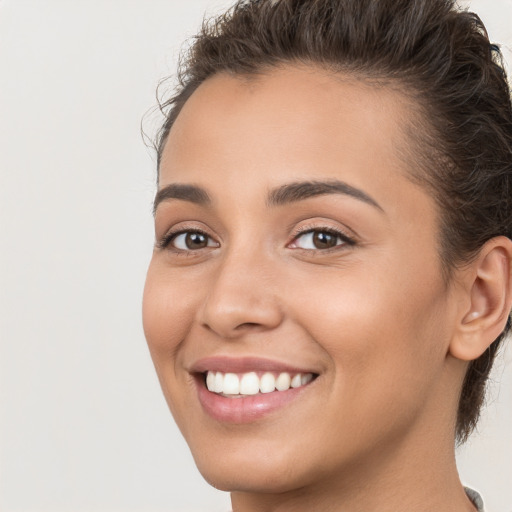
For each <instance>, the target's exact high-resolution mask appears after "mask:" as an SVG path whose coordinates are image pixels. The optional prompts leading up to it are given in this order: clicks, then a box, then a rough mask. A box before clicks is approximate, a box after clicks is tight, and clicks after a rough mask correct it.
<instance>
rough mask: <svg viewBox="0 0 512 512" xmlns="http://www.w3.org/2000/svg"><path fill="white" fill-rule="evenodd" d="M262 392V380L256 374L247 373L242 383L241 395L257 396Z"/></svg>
mask: <svg viewBox="0 0 512 512" xmlns="http://www.w3.org/2000/svg"><path fill="white" fill-rule="evenodd" d="M259 391H260V379H258V375H257V374H256V373H255V372H251V373H245V374H244V375H243V377H242V380H241V381H240V394H241V395H257V394H258V393H259Z"/></svg>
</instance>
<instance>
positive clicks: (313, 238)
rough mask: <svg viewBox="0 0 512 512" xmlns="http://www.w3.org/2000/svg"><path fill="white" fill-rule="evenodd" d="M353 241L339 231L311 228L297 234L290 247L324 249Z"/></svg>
mask: <svg viewBox="0 0 512 512" xmlns="http://www.w3.org/2000/svg"><path fill="white" fill-rule="evenodd" d="M354 244H355V242H354V240H352V239H351V238H349V237H348V236H346V235H344V234H343V233H341V232H337V231H331V230H328V229H312V230H310V231H306V232H304V233H302V234H300V235H298V236H297V237H296V238H295V240H294V241H293V243H292V245H291V247H292V248H298V249H307V250H311V251H314V250H317V251H318V250H326V249H332V248H334V247H338V246H339V247H341V246H344V245H354Z"/></svg>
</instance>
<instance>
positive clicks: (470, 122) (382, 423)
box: [143, 0, 512, 512]
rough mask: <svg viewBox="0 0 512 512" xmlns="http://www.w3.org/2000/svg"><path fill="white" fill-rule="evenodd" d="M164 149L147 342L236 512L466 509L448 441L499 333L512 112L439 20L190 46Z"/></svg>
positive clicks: (370, 18) (276, 17)
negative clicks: (229, 494)
mask: <svg viewBox="0 0 512 512" xmlns="http://www.w3.org/2000/svg"><path fill="white" fill-rule="evenodd" d="M180 77H181V80H180V86H179V88H178V90H177V92H176V94H175V95H174V96H173V97H172V98H171V99H169V100H168V101H167V102H166V103H165V104H164V111H165V112H166V113H167V115H166V120H165V123H164V125H163V127H162V130H161V132H160V136H159V140H158V169H159V190H158V193H157V195H156V198H155V231H156V240H157V241H156V244H155V250H154V254H153V259H152V261H151V264H150V267H149V271H148V276H147V282H146V288H145V294H144V311H143V316H144V327H145V332H146V337H147V341H148V345H149V348H150V351H151V354H152V358H153V361H154V364H155V367H156V370H157V374H158V376H159V379H160V383H161V386H162V389H163V392H164V395H165V397H166V399H167V402H168V404H169V407H170V409H171V411H172V413H173V415H174V418H175V420H176V422H177V423H178V426H179V427H180V429H181V431H182V433H183V435H184V436H185V439H186V440H187V442H188V444H189V446H190V448H191V451H192V454H193V456H194V458H195V461H196V463H197V465H198V468H199V470H200V471H201V473H202V474H203V476H204V477H205V478H206V480H207V481H208V482H210V483H211V484H212V485H214V486H215V487H217V488H219V489H223V490H227V491H230V492H231V498H232V505H233V510H234V511H235V512H247V511H253V510H254V511H256V510H258V511H266V510H268V511H273V510H279V511H288V510H293V511H301V510H308V511H309V510H322V511H324V510H343V511H345V512H350V511H365V512H372V511H391V510H392V511H394V512H399V511H402V510H403V511H412V510H414V511H418V512H421V511H425V512H426V511H432V510H436V511H450V512H453V511H461V512H462V511H474V510H477V509H478V510H481V507H482V504H481V500H480V498H479V497H478V496H477V495H476V494H475V493H473V492H471V491H469V490H466V492H465V490H464V488H463V487H462V485H461V483H460V480H459V477H458V474H457V469H456V465H455V457H454V446H455V443H456V440H458V441H459V442H463V441H464V440H465V439H466V438H467V437H468V435H469V434H470V432H471V431H472V429H473V428H474V426H475V424H476V422H477V419H478V414H479V409H480V406H481V404H482V400H483V396H484V386H485V381H486V379H487V376H488V373H489V371H490V368H491V366H492V361H493V359H494V357H495V354H496V351H497V349H498V347H499V345H500V343H501V342H502V340H503V338H504V336H505V335H506V333H507V332H508V330H509V328H510V317H509V315H510V310H511V306H512V293H511V287H512V282H511V261H512V242H511V240H510V239H511V238H512V208H511V194H510V187H511V185H510V183H511V178H512V156H511V155H512V108H511V102H510V92H509V89H508V85H507V82H506V77H505V74H504V71H503V69H502V67H501V65H500V55H499V51H498V49H497V48H496V47H494V46H493V45H491V44H490V43H489V41H488V39H487V36H486V33H485V29H484V27H483V26H482V24H481V22H480V20H479V19H478V18H477V17H476V16H475V15H473V14H470V13H467V12H461V11H459V10H457V8H456V7H455V6H454V2H452V1H449V0H399V1H397V0H380V1H376V0H342V1H340V0H314V1H313V0H309V1H308V0H260V1H249V2H240V3H239V4H237V5H236V6H235V7H234V9H233V10H232V11H230V12H229V13H227V14H226V15H224V16H221V17H219V18H218V19H217V20H216V21H215V22H213V23H212V24H206V25H205V26H204V28H203V31H202V32H201V34H199V36H198V37H197V39H196V40H195V43H194V45H193V46H192V48H191V51H190V55H189V58H188V60H187V61H186V62H185V63H184V66H183V68H182V70H181V75H180Z"/></svg>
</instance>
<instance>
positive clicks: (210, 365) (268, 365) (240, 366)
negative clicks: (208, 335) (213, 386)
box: [190, 356, 318, 374]
mask: <svg viewBox="0 0 512 512" xmlns="http://www.w3.org/2000/svg"><path fill="white" fill-rule="evenodd" d="M207 371H215V372H222V373H227V372H231V373H246V372H250V371H260V372H265V371H267V372H288V373H294V374H297V373H318V372H315V371H314V370H312V369H311V368H304V367H302V368H301V367H297V366H294V365H290V364H289V363H286V362H282V361H276V360H273V359H266V358H260V357H229V356H213V357H205V358H202V359H199V360H198V361H196V362H195V363H193V364H192V366H191V368H190V372H191V373H205V372H207Z"/></svg>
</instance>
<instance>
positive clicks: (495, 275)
mask: <svg viewBox="0 0 512 512" xmlns="http://www.w3.org/2000/svg"><path fill="white" fill-rule="evenodd" d="M511 267H512V241H511V240H510V239H508V238H506V237H503V236H500V237H496V238H493V239H491V240H489V241H488V242H487V243H486V244H485V245H484V246H483V247H482V249H481V251H480V254H479V255H478V258H476V259H475V260H474V261H473V262H471V263H470V264H469V266H468V267H467V268H466V269H465V270H464V274H465V277H464V279H465V280H466V286H465V287H464V290H465V293H466V294H467V297H466V298H467V299H468V300H464V301H461V304H464V309H463V310H462V311H461V314H460V321H459V323H458V325H457V326H456V330H455V333H454V336H453V338H452V341H451V343H450V354H451V355H452V356H454V357H456V358H457V359H461V360H464V361H472V360H474V359H477V358H478V357H480V356H481V355H482V354H483V353H484V352H485V350H486V349H487V347H489V345H490V344H491V343H492V342H493V341H494V340H495V339H496V338H497V337H498V336H499V335H500V334H501V333H502V331H503V329H504V328H505V325H506V322H507V318H508V316H509V314H510V310H511V307H512V273H511ZM468 304H469V306H468Z"/></svg>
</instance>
